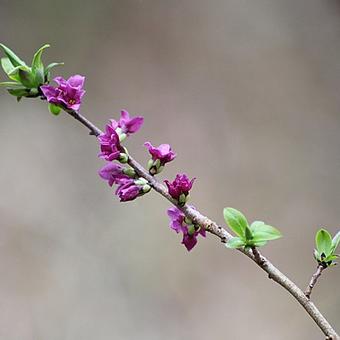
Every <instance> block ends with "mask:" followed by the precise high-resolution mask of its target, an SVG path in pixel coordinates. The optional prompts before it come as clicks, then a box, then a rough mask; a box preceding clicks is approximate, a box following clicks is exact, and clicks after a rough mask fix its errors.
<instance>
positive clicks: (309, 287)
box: [305, 264, 326, 299]
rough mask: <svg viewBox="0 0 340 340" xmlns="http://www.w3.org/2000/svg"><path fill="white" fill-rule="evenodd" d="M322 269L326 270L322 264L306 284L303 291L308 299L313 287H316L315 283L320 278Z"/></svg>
mask: <svg viewBox="0 0 340 340" xmlns="http://www.w3.org/2000/svg"><path fill="white" fill-rule="evenodd" d="M324 269H326V268H325V267H324V266H323V265H322V264H319V265H318V267H317V269H316V272H315V273H314V274H313V275H312V277H311V279H310V282H309V284H308V287H307V289H306V291H305V295H306V296H307V298H308V299H310V296H311V294H312V290H313V288H314V286H315V285H316V282H317V281H318V279H319V277H320V276H321V274H322V271H323V270H324Z"/></svg>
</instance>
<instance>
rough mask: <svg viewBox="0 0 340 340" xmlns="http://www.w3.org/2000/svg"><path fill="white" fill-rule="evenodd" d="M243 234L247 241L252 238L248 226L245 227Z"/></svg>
mask: <svg viewBox="0 0 340 340" xmlns="http://www.w3.org/2000/svg"><path fill="white" fill-rule="evenodd" d="M244 236H245V237H246V240H247V241H249V240H251V239H252V238H253V233H252V232H251V230H250V229H249V227H248V226H246V228H245V230H244Z"/></svg>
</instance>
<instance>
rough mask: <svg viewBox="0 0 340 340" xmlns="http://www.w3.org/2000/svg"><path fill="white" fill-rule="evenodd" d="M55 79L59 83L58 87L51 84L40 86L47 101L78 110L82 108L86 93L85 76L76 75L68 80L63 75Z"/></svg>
mask: <svg viewBox="0 0 340 340" xmlns="http://www.w3.org/2000/svg"><path fill="white" fill-rule="evenodd" d="M53 80H54V81H55V82H56V83H57V84H58V85H57V87H53V86H51V85H42V86H40V89H41V91H42V93H43V94H44V96H45V97H46V99H47V101H48V102H49V103H52V104H56V105H61V106H63V107H65V108H66V109H70V110H73V111H76V112H77V111H78V110H79V108H80V104H81V99H82V97H83V95H84V94H85V91H84V89H83V87H84V82H85V77H83V76H80V75H74V76H72V77H70V78H68V79H67V80H65V79H64V78H63V77H56V78H54V79H53Z"/></svg>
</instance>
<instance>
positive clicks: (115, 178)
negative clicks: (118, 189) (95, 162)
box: [98, 162, 130, 187]
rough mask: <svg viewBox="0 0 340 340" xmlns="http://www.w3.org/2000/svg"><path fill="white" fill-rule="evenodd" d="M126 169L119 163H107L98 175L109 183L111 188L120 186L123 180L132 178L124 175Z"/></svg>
mask: <svg viewBox="0 0 340 340" xmlns="http://www.w3.org/2000/svg"><path fill="white" fill-rule="evenodd" d="M124 169H125V168H124V167H122V166H121V165H120V164H118V163H111V162H110V163H107V164H106V165H104V166H103V167H102V168H101V169H100V170H99V171H98V174H99V176H100V177H101V178H102V179H105V180H107V181H108V183H109V186H110V187H112V185H113V184H115V183H116V184H118V183H119V181H120V180H122V179H129V178H130V177H129V176H127V175H126V174H125V173H124Z"/></svg>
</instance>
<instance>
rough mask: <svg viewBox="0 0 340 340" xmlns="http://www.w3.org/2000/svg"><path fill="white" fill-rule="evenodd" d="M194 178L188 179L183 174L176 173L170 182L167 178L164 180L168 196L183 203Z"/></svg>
mask: <svg viewBox="0 0 340 340" xmlns="http://www.w3.org/2000/svg"><path fill="white" fill-rule="evenodd" d="M194 180H195V178H193V179H192V180H190V179H189V178H188V177H187V175H185V174H178V175H176V178H175V180H174V181H173V182H172V183H170V182H169V181H168V180H165V181H164V182H165V184H166V185H167V187H168V190H169V194H170V196H171V197H172V198H174V199H176V200H177V201H178V202H179V203H180V204H181V205H184V204H185V202H186V198H187V196H188V195H189V191H190V189H191V188H192V185H193V183H194Z"/></svg>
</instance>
